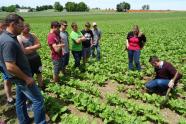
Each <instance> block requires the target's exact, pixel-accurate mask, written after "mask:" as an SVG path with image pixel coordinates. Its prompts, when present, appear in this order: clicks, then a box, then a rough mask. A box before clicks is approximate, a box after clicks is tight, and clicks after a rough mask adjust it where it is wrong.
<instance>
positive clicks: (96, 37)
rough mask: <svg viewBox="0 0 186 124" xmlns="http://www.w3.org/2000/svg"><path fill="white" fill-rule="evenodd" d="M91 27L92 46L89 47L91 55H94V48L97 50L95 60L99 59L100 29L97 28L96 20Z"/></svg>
mask: <svg viewBox="0 0 186 124" xmlns="http://www.w3.org/2000/svg"><path fill="white" fill-rule="evenodd" d="M92 26H93V29H92V32H93V36H94V38H93V43H92V47H91V57H93V56H95V54H94V50H95V49H96V51H97V55H96V56H97V60H98V61H100V40H101V30H100V29H98V28H97V24H96V22H93V24H92Z"/></svg>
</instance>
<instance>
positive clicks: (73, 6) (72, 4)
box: [65, 2, 77, 12]
mask: <svg viewBox="0 0 186 124" xmlns="http://www.w3.org/2000/svg"><path fill="white" fill-rule="evenodd" d="M65 8H66V10H67V12H73V11H76V8H77V4H76V3H75V2H67V3H66V4H65Z"/></svg>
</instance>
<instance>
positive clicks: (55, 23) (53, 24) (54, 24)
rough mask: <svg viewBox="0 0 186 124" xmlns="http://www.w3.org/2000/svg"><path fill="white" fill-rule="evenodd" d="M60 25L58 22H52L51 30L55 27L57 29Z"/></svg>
mask: <svg viewBox="0 0 186 124" xmlns="http://www.w3.org/2000/svg"><path fill="white" fill-rule="evenodd" d="M60 26H61V25H60V24H59V22H58V21H53V22H51V26H50V27H51V28H53V27H55V28H57V27H60Z"/></svg>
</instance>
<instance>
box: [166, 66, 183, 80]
mask: <svg viewBox="0 0 186 124" xmlns="http://www.w3.org/2000/svg"><path fill="white" fill-rule="evenodd" d="M167 70H168V71H169V73H170V75H171V77H172V78H173V77H174V75H175V74H176V72H177V70H176V69H175V67H174V66H173V65H172V64H171V63H168V66H167ZM181 78H182V74H181V73H178V76H177V77H176V80H175V83H177V82H178V80H180V79H181Z"/></svg>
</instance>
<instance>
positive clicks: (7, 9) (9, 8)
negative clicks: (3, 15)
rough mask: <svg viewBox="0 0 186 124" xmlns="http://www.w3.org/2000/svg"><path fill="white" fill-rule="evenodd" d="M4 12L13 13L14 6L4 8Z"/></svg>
mask: <svg viewBox="0 0 186 124" xmlns="http://www.w3.org/2000/svg"><path fill="white" fill-rule="evenodd" d="M5 11H6V12H15V11H16V6H15V5H10V6H8V7H6V8H5Z"/></svg>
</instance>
